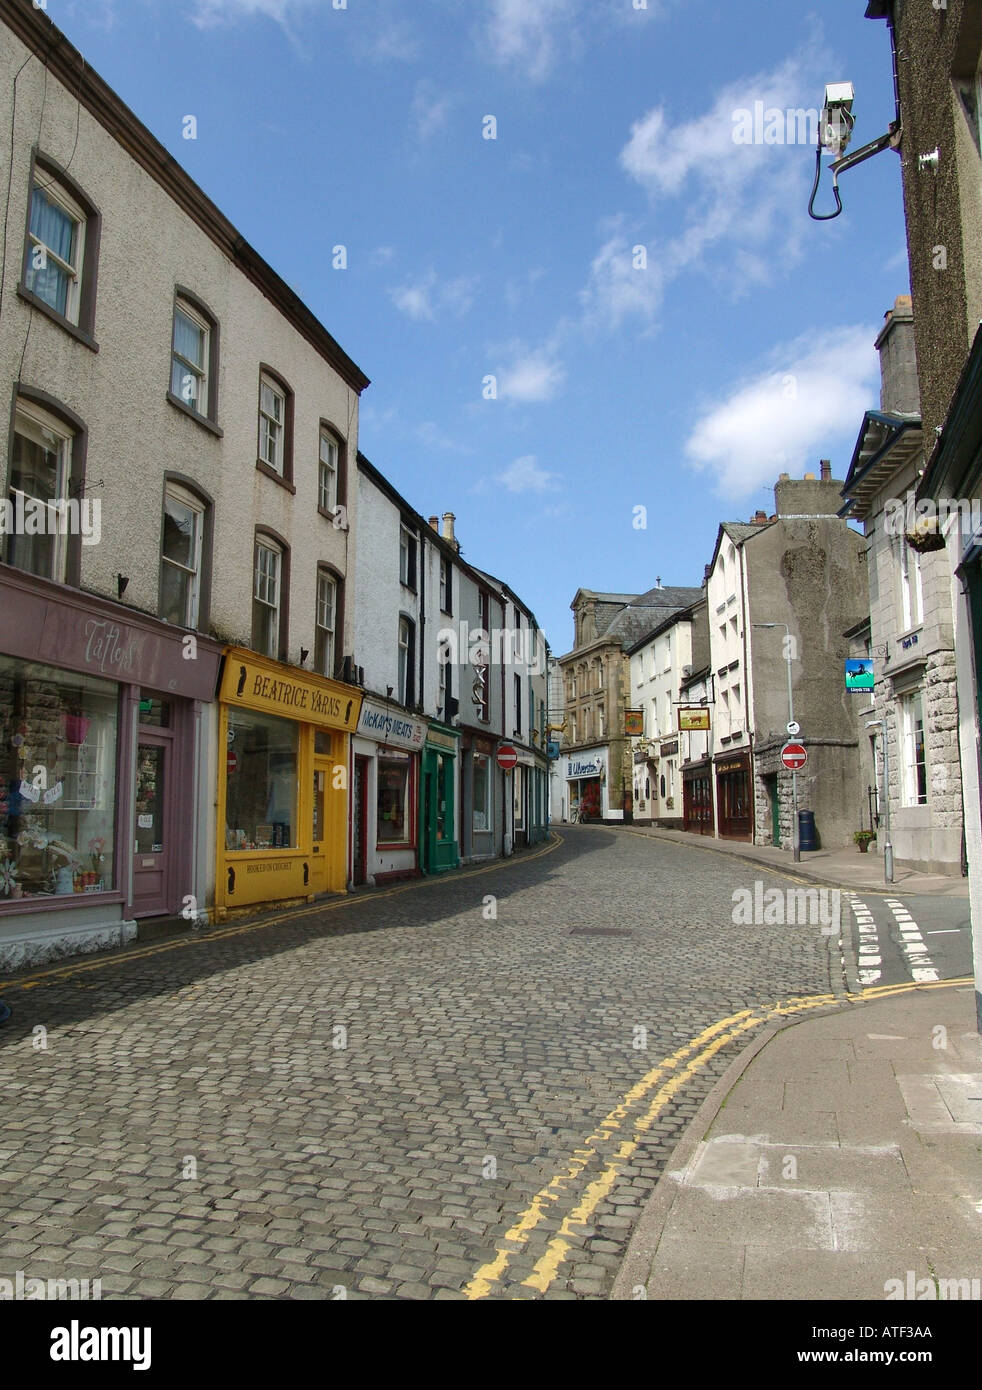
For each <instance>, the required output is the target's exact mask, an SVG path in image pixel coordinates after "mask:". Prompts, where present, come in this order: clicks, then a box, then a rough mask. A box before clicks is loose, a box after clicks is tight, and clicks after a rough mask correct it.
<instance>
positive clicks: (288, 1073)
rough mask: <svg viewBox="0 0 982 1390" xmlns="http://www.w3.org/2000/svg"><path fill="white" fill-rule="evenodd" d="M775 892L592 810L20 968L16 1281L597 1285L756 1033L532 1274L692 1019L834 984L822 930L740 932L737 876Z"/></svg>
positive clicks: (713, 1065)
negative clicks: (537, 1204) (316, 891)
mask: <svg viewBox="0 0 982 1390" xmlns="http://www.w3.org/2000/svg"><path fill="white" fill-rule="evenodd" d="M759 879H763V880H764V882H765V883H766V885H767V886H768V887H772V886H780V887H782V888H783V887H785V886H786V881H785V880H782V879H781V878H780V877H779V876H778V875H776V874H774V873H771V872H770V871H768V870H763V869H760V868H756V869H755V868H754V866H753V865H750V864H744V863H741V862H738V861H737V860H735V859H732V858H728V857H726V856H725V855H720V854H717V853H713V852H710V851H708V850H705V849H702V848H689V847H687V846H681V845H678V844H674V843H669V842H662V841H657V840H653V839H651V838H646V837H643V836H639V835H633V834H631V833H629V832H626V831H616V830H610V829H602V828H589V827H570V828H567V829H564V830H563V832H562V836H561V843H559V844H558V845H557V846H552V845H550V846H547V847H546V848H545V850H544V851H542V850H539V851H537V852H531V853H527V854H525V855H521V856H518V857H516V858H515V859H513V860H511V861H509V862H507V863H505V864H504V865H494V866H491V867H489V868H486V869H481V870H478V871H476V872H475V871H474V870H471V871H465V872H463V873H460V874H455V875H451V876H449V877H447V878H445V879H442V880H431V881H426V882H423V883H418V884H412V885H409V886H400V887H399V888H397V889H390V890H387V891H379V892H373V893H369V894H363V895H359V896H357V897H352V898H348V899H345V900H340V901H339V900H331V901H328V902H325V903H323V904H320V905H318V906H316V907H315V908H313V909H310V908H307V909H304V910H302V911H299V912H298V913H297V914H295V915H294V916H292V917H290V916H289V915H287V916H284V915H283V914H280V915H279V916H278V918H277V919H276V920H275V921H270V922H266V923H260V924H256V923H255V922H237V923H232V924H231V925H230V926H228V927H226V928H224V929H217V930H213V931H211V932H209V933H206V934H201V933H197V934H195V935H194V936H188V937H183V938H178V939H169V940H165V941H163V942H159V943H154V944H150V945H146V946H141V947H138V948H136V950H135V952H133V953H131V954H130V955H129V956H126V955H121V956H116V957H102V958H95V957H89V958H84V959H81V960H78V961H75V962H71V963H68V964H64V965H61V966H59V967H53V968H51V969H49V971H48V972H47V973H45V972H43V971H42V972H38V973H37V974H36V975H35V976H33V977H24V978H23V979H22V980H18V981H7V982H6V983H5V984H4V987H3V991H2V993H3V995H4V997H5V998H6V999H7V1000H8V1002H9V1003H10V1004H11V1005H12V1006H13V1010H14V1013H13V1017H12V1019H11V1020H10V1022H9V1023H8V1025H7V1026H6V1027H5V1028H4V1030H3V1032H2V1034H0V1068H2V1074H3V1095H4V1103H3V1115H4V1119H3V1126H2V1133H0V1157H2V1174H0V1213H2V1222H3V1228H4V1242H3V1247H2V1251H0V1275H2V1276H7V1277H11V1278H12V1277H13V1275H14V1272H15V1271H16V1270H23V1271H24V1272H25V1274H26V1275H27V1276H29V1277H49V1278H52V1277H54V1278H85V1277H88V1278H90V1279H94V1278H99V1279H101V1280H102V1292H103V1297H104V1298H106V1297H114V1296H125V1297H128V1298H136V1297H153V1298H194V1299H197V1298H244V1297H249V1298H258V1297H274V1298H278V1297H286V1298H309V1299H323V1298H332V1297H334V1298H337V1297H348V1298H366V1297H396V1298H408V1299H429V1298H448V1297H461V1296H462V1293H463V1291H464V1290H465V1289H467V1288H468V1286H469V1285H471V1284H472V1281H473V1280H474V1277H475V1275H476V1273H477V1272H478V1271H479V1270H480V1269H482V1268H483V1267H485V1266H486V1265H488V1264H489V1262H494V1261H495V1259H496V1254H497V1253H498V1252H500V1251H501V1250H502V1249H504V1250H506V1252H507V1258H506V1259H504V1260H499V1268H498V1272H497V1275H496V1277H494V1278H493V1279H491V1280H489V1282H488V1286H487V1287H486V1288H485V1289H483V1290H479V1292H483V1294H484V1296H487V1297H491V1298H495V1297H505V1298H525V1297H533V1298H534V1297H547V1298H567V1299H568V1298H587V1299H590V1298H604V1297H606V1296H607V1295H608V1293H609V1290H610V1287H611V1284H612V1280H613V1277H614V1274H615V1273H616V1271H617V1268H618V1265H619V1262H620V1260H621V1258H622V1256H623V1252H624V1250H625V1248H626V1244H627V1241H628V1239H629V1237H630V1234H631V1231H632V1228H633V1226H634V1223H635V1220H636V1216H637V1214H638V1212H639V1209H640V1206H641V1204H642V1203H643V1202H644V1201H645V1199H646V1198H647V1197H648V1196H649V1195H650V1193H651V1191H652V1188H653V1186H654V1184H655V1182H656V1179H657V1177H658V1174H659V1173H660V1171H661V1169H662V1168H663V1166H664V1164H665V1162H666V1159H667V1157H668V1155H669V1154H670V1152H671V1150H672V1147H673V1144H674V1142H675V1140H676V1137H677V1135H678V1134H679V1132H680V1130H681V1128H682V1127H684V1126H685V1124H686V1123H687V1122H688V1120H689V1119H690V1118H691V1117H692V1115H693V1114H694V1113H695V1111H696V1109H697V1107H698V1106H699V1104H700V1102H701V1100H702V1099H703V1097H704V1096H705V1095H706V1094H707V1093H708V1091H709V1089H710V1088H711V1086H712V1085H713V1083H714V1082H715V1081H716V1080H717V1079H718V1077H719V1076H720V1075H721V1074H722V1072H723V1071H724V1070H725V1068H726V1067H727V1065H728V1064H729V1062H730V1061H731V1060H732V1058H733V1056H734V1055H735V1054H736V1051H737V1050H738V1048H739V1047H740V1046H741V1045H742V1041H745V1039H743V1040H741V1039H737V1040H736V1041H734V1042H733V1043H730V1044H729V1045H727V1046H724V1047H721V1048H720V1050H719V1051H718V1052H717V1053H716V1054H715V1056H713V1057H712V1058H711V1059H710V1060H709V1062H708V1064H707V1065H706V1066H705V1067H704V1068H702V1069H701V1070H699V1071H698V1072H696V1073H695V1074H694V1075H693V1076H692V1077H691V1079H689V1080H688V1081H687V1082H686V1083H685V1084H684V1085H683V1086H681V1088H680V1089H679V1090H678V1092H677V1093H676V1094H675V1095H674V1096H673V1097H672V1098H671V1100H670V1102H669V1103H668V1104H667V1105H666V1106H665V1107H664V1108H663V1109H662V1110H661V1112H660V1113H659V1114H658V1116H657V1118H656V1119H655V1120H654V1122H653V1123H652V1124H651V1126H650V1128H649V1129H647V1130H646V1131H645V1132H644V1133H643V1134H641V1135H640V1137H639V1142H638V1144H637V1146H636V1148H635V1149H634V1150H633V1152H632V1154H631V1156H630V1158H629V1159H628V1160H626V1161H625V1162H624V1164H623V1166H622V1167H621V1168H620V1169H619V1170H618V1172H617V1175H616V1179H615V1180H614V1181H613V1182H612V1183H611V1184H610V1185H609V1187H608V1188H606V1189H605V1190H604V1192H603V1193H602V1195H601V1197H600V1200H599V1201H596V1202H594V1203H593V1205H592V1207H591V1210H590V1215H589V1218H588V1219H587V1221H586V1222H585V1223H583V1224H580V1225H577V1226H576V1227H575V1229H574V1232H573V1233H572V1234H571V1235H569V1237H568V1241H567V1245H568V1248H565V1247H564V1251H563V1252H562V1254H563V1257H562V1258H558V1259H556V1260H554V1261H553V1265H554V1267H553V1268H552V1272H551V1274H550V1275H549V1276H548V1277H547V1278H545V1279H540V1280H539V1282H538V1283H533V1284H532V1285H529V1284H525V1283H523V1281H524V1280H526V1279H527V1278H529V1276H530V1274H531V1273H532V1271H533V1270H534V1269H535V1267H536V1265H537V1262H539V1261H540V1260H541V1258H542V1257H543V1254H544V1252H545V1251H546V1250H547V1246H548V1245H549V1242H550V1241H552V1240H553V1238H554V1237H555V1236H556V1233H557V1230H558V1229H559V1227H560V1225H561V1223H562V1221H563V1219H564V1217H567V1216H569V1215H570V1213H571V1212H573V1210H574V1208H575V1207H576V1206H577V1204H578V1203H579V1202H580V1201H582V1199H583V1197H584V1191H585V1189H586V1188H587V1186H588V1184H589V1183H590V1182H591V1180H593V1179H594V1178H596V1177H597V1175H598V1174H599V1173H600V1172H601V1170H602V1169H603V1168H604V1167H605V1166H606V1163H607V1160H608V1158H609V1157H610V1156H611V1155H612V1154H613V1153H615V1152H616V1150H617V1147H618V1144H619V1143H620V1142H621V1139H622V1138H623V1137H624V1135H623V1131H622V1132H619V1133H613V1132H611V1133H610V1134H609V1135H607V1134H605V1135H603V1136H602V1137H601V1141H600V1142H598V1143H596V1144H595V1145H594V1146H592V1147H590V1146H588V1148H589V1149H590V1152H589V1153H588V1154H587V1155H586V1156H585V1159H584V1162H583V1163H582V1166H581V1170H578V1171H576V1172H574V1171H573V1169H571V1165H574V1168H575V1160H576V1154H577V1150H581V1151H582V1150H583V1146H584V1144H585V1142H586V1141H587V1140H588V1139H589V1137H590V1136H591V1135H594V1133H595V1131H596V1129H597V1126H598V1125H599V1124H600V1123H601V1122H602V1121H603V1120H604V1117H605V1116H608V1115H609V1114H610V1112H611V1111H613V1110H614V1109H615V1107H617V1106H618V1105H619V1104H620V1103H621V1102H622V1101H624V1099H625V1097H626V1096H627V1095H628V1093H629V1092H630V1091H631V1088H632V1087H633V1086H635V1085H636V1083H638V1082H639V1080H640V1079H641V1078H642V1077H644V1076H645V1074H646V1073H648V1072H650V1070H651V1069H652V1068H653V1067H655V1066H656V1064H657V1063H659V1062H660V1061H661V1060H662V1059H663V1058H667V1057H669V1056H670V1055H671V1054H673V1053H675V1052H676V1051H677V1050H678V1049H679V1048H680V1047H681V1046H682V1045H683V1044H685V1043H686V1042H688V1041H689V1040H690V1039H692V1038H693V1037H695V1036H696V1035H697V1034H699V1033H700V1031H701V1030H704V1029H706V1028H707V1027H709V1026H710V1025H712V1024H714V1023H716V1022H717V1021H718V1020H721V1019H724V1018H727V1017H730V1016H732V1015H734V1014H737V1013H739V1012H740V1011H742V1010H745V1009H748V1008H754V1007H759V1006H762V1005H767V1004H769V1003H772V1002H775V1001H777V1000H780V999H784V998H788V997H790V996H794V995H799V994H805V995H808V994H822V993H825V992H827V991H828V990H829V988H830V983H832V984H833V985H834V986H835V987H836V988H838V984H839V981H840V980H841V974H839V975H838V978H835V977H836V973H837V972H838V970H839V967H838V959H837V952H834V953H833V957H832V974H833V980H832V981H831V982H830V958H829V950H830V947H829V941H830V938H829V936H827V935H823V934H822V931H821V927H820V926H815V927H812V926H784V927H776V926H771V927H754V926H735V925H733V923H732V921H731V912H732V894H733V891H734V889H737V888H741V887H742V888H748V889H751V890H752V888H753V884H754V882H755V881H756V880H759ZM788 886H790V885H788ZM492 895H493V900H492ZM495 911H496V913H497V917H496V920H495V919H494V918H493V913H494V912H495ZM39 1029H43V1030H45V1032H44V1033H39V1032H38V1030H39ZM41 1044H45V1045H44V1046H42V1045H41ZM627 1104H628V1110H629V1111H630V1109H631V1105H632V1104H633V1102H631V1101H630V1099H629V1100H628V1102H627ZM562 1174H566V1175H569V1179H568V1181H566V1182H564V1183H563V1184H561V1185H560V1188H559V1189H558V1190H557V1194H558V1195H556V1197H555V1199H554V1200H551V1201H548V1202H546V1203H545V1204H544V1208H545V1209H544V1210H543V1212H542V1214H541V1219H538V1220H536V1221H535V1222H530V1223H527V1224H528V1230H527V1232H526V1234H525V1235H524V1236H523V1237H522V1238H519V1239H515V1238H512V1239H506V1237H507V1235H508V1232H509V1231H511V1230H512V1229H513V1228H514V1227H515V1225H516V1223H518V1222H520V1221H521V1219H522V1216H523V1213H525V1212H526V1211H527V1210H528V1209H529V1207H530V1204H531V1203H532V1202H533V1199H534V1198H535V1195H536V1193H538V1192H540V1191H541V1190H542V1189H543V1188H544V1187H546V1186H547V1185H548V1184H549V1183H550V1181H551V1180H553V1179H554V1177H556V1175H562ZM342 1291H343V1292H342ZM470 1292H471V1293H472V1294H473V1292H474V1289H473V1287H471V1289H470Z"/></svg>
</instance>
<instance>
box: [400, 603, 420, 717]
mask: <svg viewBox="0 0 982 1390" xmlns="http://www.w3.org/2000/svg"><path fill="white" fill-rule="evenodd" d="M415 656H416V625H415V623H413V622H411V621H410V620H409V618H400V619H399V703H400V704H401V705H404V706H405V707H406V708H407V709H408V708H409V707H410V705H412V703H413V699H414V692H415V681H414V679H413V677H414V674H415V669H414V668H415V665H416V661H415Z"/></svg>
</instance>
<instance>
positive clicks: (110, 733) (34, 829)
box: [0, 657, 117, 902]
mask: <svg viewBox="0 0 982 1390" xmlns="http://www.w3.org/2000/svg"><path fill="white" fill-rule="evenodd" d="M116 706H117V693H116V686H115V685H114V684H112V682H110V681H101V680H96V679H94V678H93V677H91V676H83V675H72V674H70V673H68V672H64V671H58V670H55V669H54V668H53V667H49V666H42V665H40V664H36V663H33V662H23V661H15V660H13V659H11V658H9V657H0V749H2V758H3V777H2V786H0V902H7V901H9V900H10V899H13V898H39V897H50V896H54V895H57V896H65V895H71V894H73V893H74V894H83V893H96V892H100V891H106V890H108V889H111V888H112V887H113V885H114V877H113V873H114V865H113V831H114V808H115V801H116V797H115V791H116V787H115V767H116Z"/></svg>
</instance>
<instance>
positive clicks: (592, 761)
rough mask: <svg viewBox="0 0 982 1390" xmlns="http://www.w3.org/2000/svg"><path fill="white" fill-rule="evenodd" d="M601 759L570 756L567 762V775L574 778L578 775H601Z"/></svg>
mask: <svg viewBox="0 0 982 1390" xmlns="http://www.w3.org/2000/svg"><path fill="white" fill-rule="evenodd" d="M599 775H600V759H599V758H588V759H581V758H570V760H569V762H568V763H567V771H566V776H567V777H571V778H573V779H574V780H575V779H576V778H577V777H599Z"/></svg>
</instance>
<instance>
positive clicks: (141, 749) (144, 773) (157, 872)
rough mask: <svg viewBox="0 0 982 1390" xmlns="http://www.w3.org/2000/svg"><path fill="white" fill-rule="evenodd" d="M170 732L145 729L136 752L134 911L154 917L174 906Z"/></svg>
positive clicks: (142, 915)
mask: <svg viewBox="0 0 982 1390" xmlns="http://www.w3.org/2000/svg"><path fill="white" fill-rule="evenodd" d="M172 752H173V739H172V737H171V736H168V735H167V734H166V733H156V734H150V733H146V732H144V731H142V730H141V732H140V735H139V741H138V744H137V753H136V794H135V797H134V802H133V821H134V824H133V841H134V843H133V915H134V917H151V916H153V915H155V914H157V915H159V914H161V913H165V912H169V911H171V910H172V894H173V884H172V878H173V870H174V858H175V845H174V834H173V814H172V805H171V802H172V788H171V776H170V771H171V755H172Z"/></svg>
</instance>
